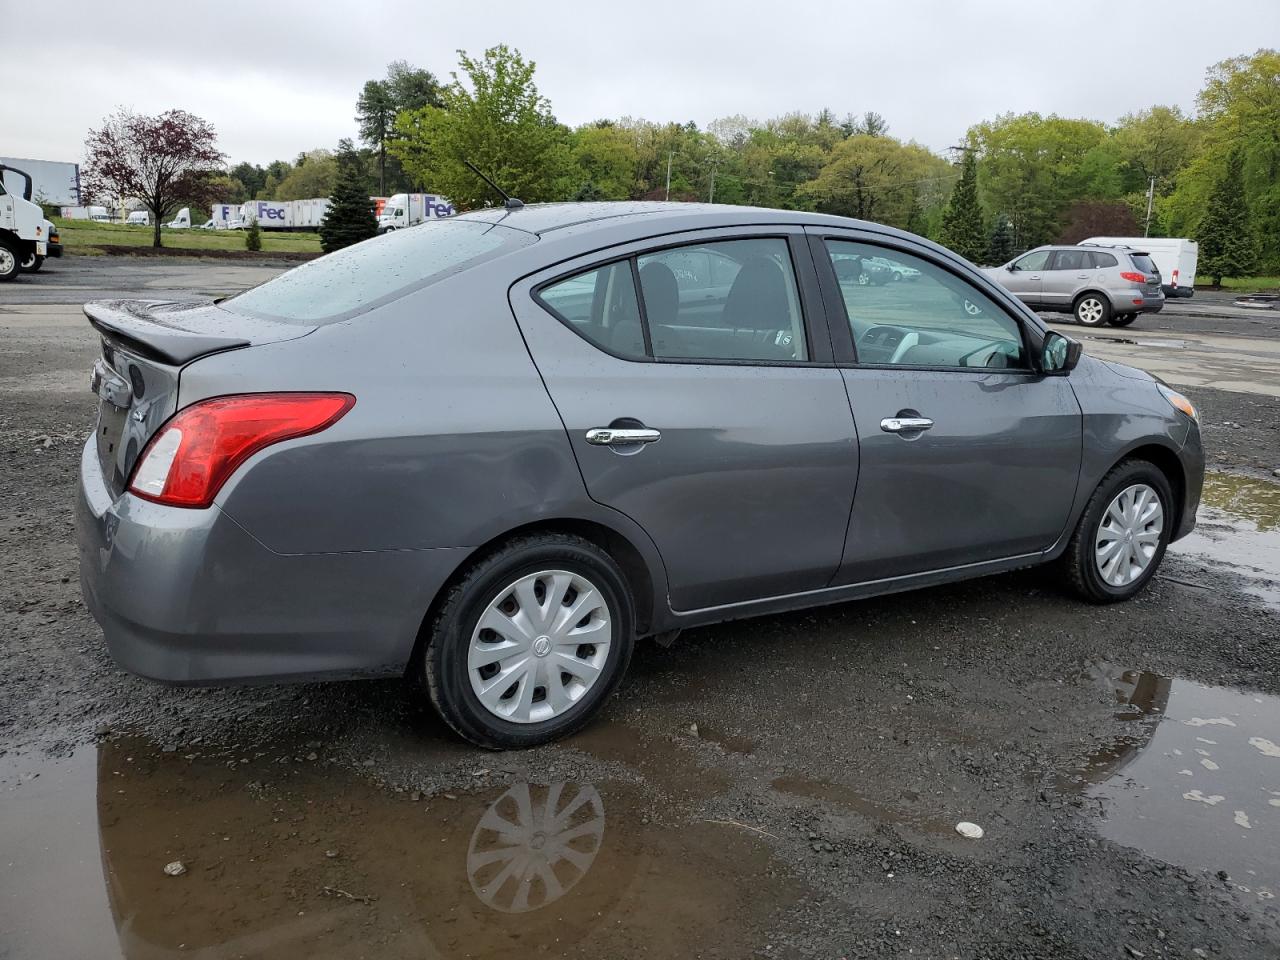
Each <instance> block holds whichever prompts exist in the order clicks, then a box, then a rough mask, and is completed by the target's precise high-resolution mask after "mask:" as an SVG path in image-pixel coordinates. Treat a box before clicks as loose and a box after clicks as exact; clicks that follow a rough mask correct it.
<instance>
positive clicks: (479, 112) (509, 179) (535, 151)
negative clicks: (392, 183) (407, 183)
mask: <svg viewBox="0 0 1280 960" xmlns="http://www.w3.org/2000/svg"><path fill="white" fill-rule="evenodd" d="M458 56H459V64H460V66H461V68H462V74H463V75H464V76H465V78H466V82H465V83H464V82H463V80H462V79H461V78H460V77H459V75H458V73H454V74H453V82H452V83H450V84H449V85H448V86H447V87H445V88H444V90H443V91H442V93H441V99H442V101H443V106H440V107H436V106H425V107H422V108H420V109H417V110H410V111H407V112H405V113H402V114H400V116H399V118H398V119H397V120H396V132H397V134H398V137H397V139H396V140H394V141H392V143H391V145H390V150H391V152H392V153H393V154H395V155H396V156H397V157H399V158H400V160H401V162H402V163H403V164H404V167H405V170H406V171H407V172H408V173H409V174H410V175H411V176H413V177H414V178H415V179H416V180H417V181H418V182H419V183H423V184H428V185H430V187H431V189H433V190H435V191H437V192H439V193H441V194H443V195H444V196H446V197H448V198H449V199H450V200H452V201H453V202H454V203H455V204H458V205H459V206H460V207H462V208H463V209H469V208H472V207H477V206H480V205H481V204H483V203H485V202H486V201H492V200H493V199H494V197H493V191H492V190H491V189H490V188H489V187H487V186H486V185H485V184H484V183H483V181H481V180H480V179H479V178H478V177H476V176H475V174H473V173H472V172H471V171H470V170H469V169H467V167H466V165H465V164H464V162H463V161H464V160H466V161H470V162H471V163H474V164H475V165H476V166H477V167H479V168H480V169H481V170H483V171H484V172H485V173H486V174H487V175H489V176H490V177H492V178H493V180H494V181H495V182H496V183H497V184H498V185H499V186H500V187H502V188H503V189H504V190H506V191H507V192H508V193H509V194H511V195H512V196H517V197H520V198H521V199H522V200H525V201H527V202H531V201H539V200H554V199H561V198H564V197H566V196H568V195H569V194H571V193H572V190H573V187H572V176H573V162H572V157H571V155H570V150H569V144H568V140H569V137H568V131H567V130H566V129H565V128H564V127H563V126H561V125H560V124H559V123H557V122H556V119H555V117H554V116H552V114H551V105H550V103H548V101H547V100H546V98H545V97H543V96H542V95H541V94H539V93H538V88H537V86H536V85H535V84H534V82H533V74H534V69H535V64H534V63H533V62H532V61H528V60H525V59H524V58H523V57H522V56H521V55H520V53H519V52H518V51H516V50H513V49H512V48H510V47H507V46H506V45H505V44H500V45H498V46H496V47H492V48H490V49H488V50H486V51H485V52H484V55H483V56H482V57H479V58H473V57H470V56H468V55H467V54H466V52H465V51H461V50H460V51H458Z"/></svg>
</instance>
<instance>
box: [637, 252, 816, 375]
mask: <svg viewBox="0 0 1280 960" xmlns="http://www.w3.org/2000/svg"><path fill="white" fill-rule="evenodd" d="M637 265H638V267H639V273H640V291H641V295H642V297H643V299H644V307H645V316H646V317H647V318H648V321H649V339H650V341H651V342H652V345H653V356H654V357H657V358H659V359H684V360H779V361H788V360H791V361H795V360H807V359H808V356H809V354H808V348H807V345H806V343H805V336H804V320H803V316H802V314H801V312H800V297H799V293H798V291H797V286H796V278H795V271H794V270H793V268H792V265H791V255H790V253H789V251H788V248H787V241H786V240H783V239H780V238H767V239H765V238H762V239H751V240H726V241H722V242H717V243H706V244H699V245H697V246H687V247H675V248H672V249H669V250H659V251H655V252H653V253H648V254H643V255H641V256H640V257H639V258H638V260H637Z"/></svg>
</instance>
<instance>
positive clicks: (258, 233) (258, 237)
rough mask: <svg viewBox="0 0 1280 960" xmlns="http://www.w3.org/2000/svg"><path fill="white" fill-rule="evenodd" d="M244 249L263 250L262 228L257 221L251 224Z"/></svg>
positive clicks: (245, 238)
mask: <svg viewBox="0 0 1280 960" xmlns="http://www.w3.org/2000/svg"><path fill="white" fill-rule="evenodd" d="M244 248H245V249H246V250H261V249H262V228H261V227H260V226H258V221H257V220H254V221H252V222H251V223H250V224H249V230H248V232H246V233H245V235H244Z"/></svg>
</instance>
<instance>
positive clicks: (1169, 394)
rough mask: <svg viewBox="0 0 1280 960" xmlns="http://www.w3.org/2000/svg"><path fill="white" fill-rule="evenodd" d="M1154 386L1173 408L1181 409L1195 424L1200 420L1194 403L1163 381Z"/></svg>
mask: <svg viewBox="0 0 1280 960" xmlns="http://www.w3.org/2000/svg"><path fill="white" fill-rule="evenodd" d="M1156 387H1157V388H1158V389H1159V390H1160V392H1161V393H1162V394H1164V398H1165V399H1166V400H1168V401H1169V405H1170V406H1171V407H1173V408H1174V409H1175V410H1181V411H1182V412H1183V413H1185V414H1186V415H1187V416H1188V417H1190V418H1191V419H1192V420H1194V421H1195V422H1196V423H1197V424H1198V423H1199V422H1200V414H1198V413H1196V405H1195V404H1194V403H1192V402H1191V401H1190V400H1188V399H1187V398H1186V397H1184V396H1183V395H1182V394H1180V393H1179V392H1178V391H1177V390H1174V389H1173V388H1172V387H1167V386H1165V385H1164V384H1163V383H1157V384H1156Z"/></svg>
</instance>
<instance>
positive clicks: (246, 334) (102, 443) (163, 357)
mask: <svg viewBox="0 0 1280 960" xmlns="http://www.w3.org/2000/svg"><path fill="white" fill-rule="evenodd" d="M84 312H85V316H87V317H88V318H89V322H90V323H91V324H92V325H93V327H94V329H96V330H97V331H98V332H99V333H100V334H101V336H102V354H101V356H100V357H99V358H98V359H97V360H95V361H94V364H93V370H92V373H91V374H90V379H89V385H90V389H91V390H92V391H93V392H94V393H95V394H96V395H97V397H98V419H97V422H96V424H95V426H94V438H95V443H96V445H97V450H98V464H99V466H100V467H101V468H102V476H103V479H104V480H105V481H106V483H107V486H108V487H109V488H110V490H111V493H112V496H119V495H120V494H121V493H122V492H123V491H124V488H125V484H126V483H127V481H128V478H129V474H130V473H131V472H132V471H133V467H134V464H135V463H136V462H137V459H138V455H139V454H141V452H142V449H143V447H145V446H146V443H147V441H148V440H149V439H151V436H152V435H153V434H154V433H155V432H156V431H157V430H159V429H160V427H161V425H162V424H163V423H164V422H165V421H166V420H168V419H169V418H170V417H171V416H173V414H174V413H175V412H176V411H177V409H178V385H179V380H180V378H181V373H182V369H183V367H185V366H186V365H187V364H189V363H192V362H194V361H196V360H199V359H200V358H201V357H206V356H209V355H210V354H213V353H221V352H223V351H226V350H239V349H244V348H246V347H252V346H254V345H256V344H261V343H275V342H278V341H281V340H291V339H294V338H296V337H301V336H305V335H306V334H308V333H310V332H311V331H312V330H314V329H315V327H309V326H301V325H298V324H290V323H279V322H274V321H270V320H262V319H257V318H254V317H246V316H244V315H242V314H238V313H234V312H232V311H230V310H224V309H222V308H221V307H219V306H218V305H217V304H216V303H215V302H213V301H212V300H203V301H197V302H187V303H180V302H175V301H169V300H99V301H94V302H92V303H87V304H85V307H84Z"/></svg>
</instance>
